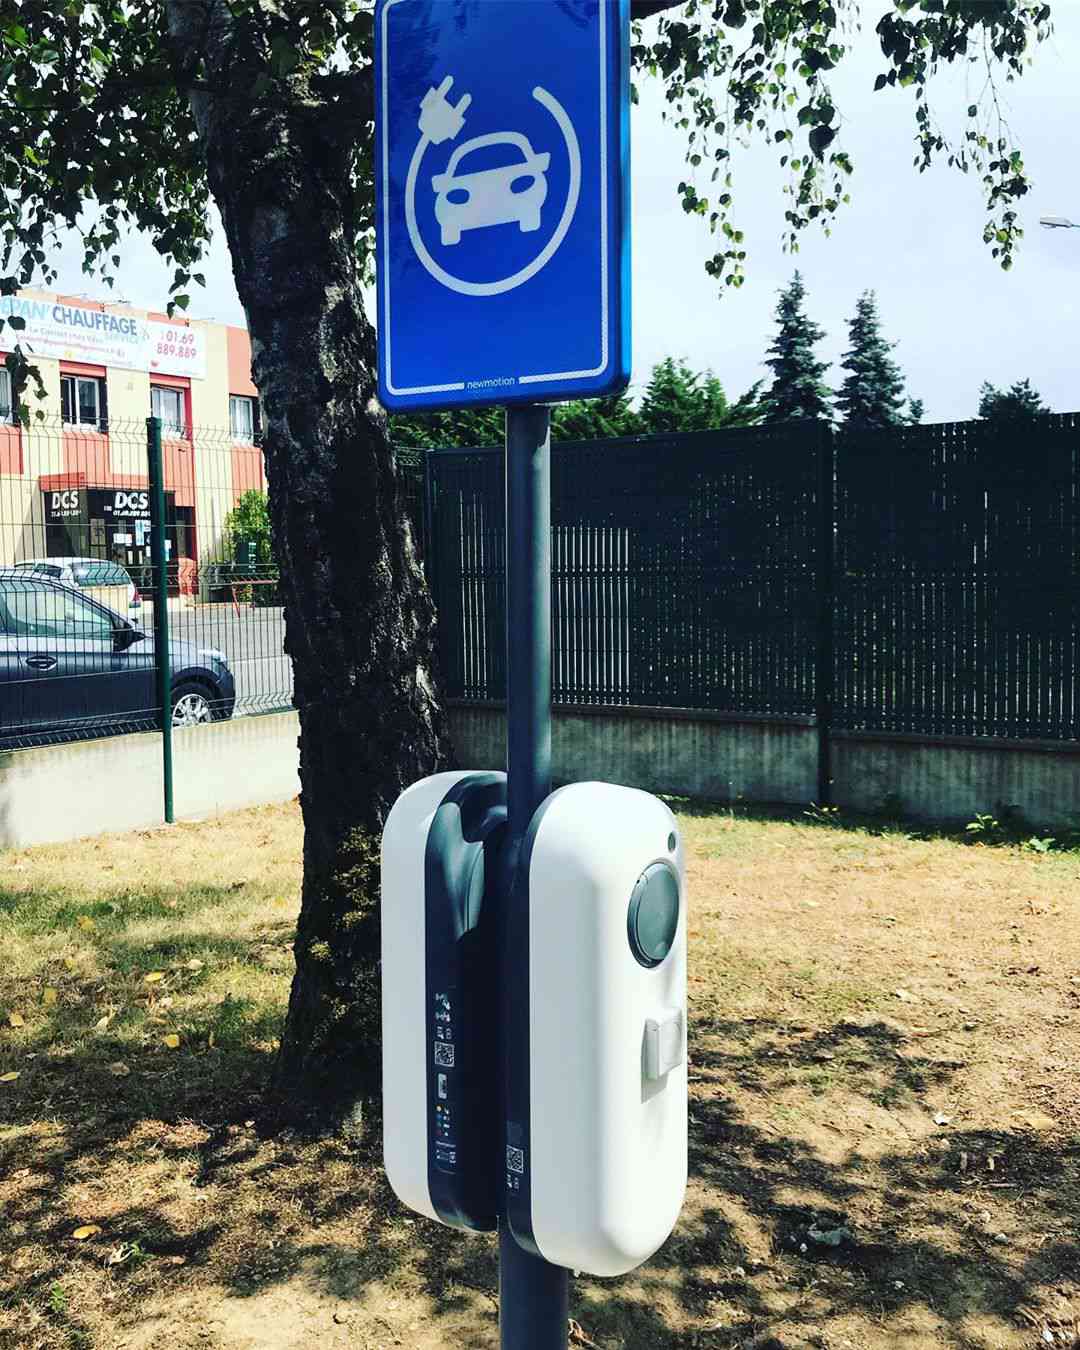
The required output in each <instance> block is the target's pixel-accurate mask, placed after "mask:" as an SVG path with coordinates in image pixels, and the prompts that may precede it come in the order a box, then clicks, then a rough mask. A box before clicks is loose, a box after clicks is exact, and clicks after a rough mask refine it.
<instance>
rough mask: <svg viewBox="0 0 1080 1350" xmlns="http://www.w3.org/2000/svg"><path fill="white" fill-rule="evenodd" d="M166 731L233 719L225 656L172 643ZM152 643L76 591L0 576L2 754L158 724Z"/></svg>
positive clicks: (13, 574)
mask: <svg viewBox="0 0 1080 1350" xmlns="http://www.w3.org/2000/svg"><path fill="white" fill-rule="evenodd" d="M169 653H170V657H171V663H172V724H173V726H174V727H184V726H194V725H196V724H198V723H200V722H210V721H215V720H218V719H221V718H226V717H231V716H232V713H233V708H234V706H235V703H236V685H235V682H234V680H233V674H232V671H231V670H230V669H229V667H228V664H227V663H226V661H225V657H224V656H223V655H222V653H221V652H218V651H214V650H212V649H206V648H204V649H199V648H197V647H195V646H193V645H192V644H191V643H190V642H175V641H174V642H170V644H169ZM155 702H156V699H155V680H154V642H153V638H151V637H149V636H148V635H147V634H146V633H144V632H143V631H142V629H141V628H139V627H137V626H136V625H135V624H133V623H130V622H129V621H128V620H127V619H125V618H122V617H121V616H120V615H119V614H117V613H116V612H115V611H114V610H111V609H109V608H108V606H106V605H103V604H100V603H99V602H98V601H96V600H91V599H90V598H89V597H88V596H87V595H86V594H85V593H83V592H81V591H79V590H78V589H77V588H76V587H74V586H68V585H65V584H64V583H63V582H60V581H54V580H51V579H50V578H48V577H44V576H39V575H36V574H33V573H31V574H28V573H27V572H25V571H20V570H18V569H16V568H0V746H4V747H6V748H11V747H12V746H13V745H21V744H27V743H31V742H37V741H39V740H43V739H48V740H66V739H69V738H70V737H72V736H97V735H103V734H105V733H108V732H113V731H138V730H147V729H150V728H152V727H153V726H154V725H155V712H154V707H155Z"/></svg>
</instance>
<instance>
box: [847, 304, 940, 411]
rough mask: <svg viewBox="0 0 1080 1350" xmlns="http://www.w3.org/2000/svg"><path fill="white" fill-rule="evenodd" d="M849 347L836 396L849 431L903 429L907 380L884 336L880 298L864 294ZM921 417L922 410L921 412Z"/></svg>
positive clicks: (851, 327)
mask: <svg viewBox="0 0 1080 1350" xmlns="http://www.w3.org/2000/svg"><path fill="white" fill-rule="evenodd" d="M848 331H849V341H850V344H851V345H850V347H849V348H848V350H847V351H846V352H845V353H844V359H843V360H842V361H841V362H840V364H841V366H842V367H843V369H844V370H846V371H847V372H848V374H847V376H846V378H845V379H844V383H843V384H842V385H841V386H840V389H839V392H838V393H837V395H836V407H837V411H838V412H839V413H840V416H841V419H842V421H843V425H844V427H845V428H846V429H847V430H849V431H880V430H883V429H884V428H887V427H899V426H904V425H905V423H906V422H907V421H908V416H907V415H905V407H904V405H905V397H904V377H903V376H902V375H901V374H900V368H899V367H898V366H897V364H896V362H895V361H894V360H893V359H892V356H891V352H892V349H893V345H894V344H893V343H891V342H887V341H886V340H885V338H883V337H882V335H881V320H880V319H879V317H878V312H877V297H876V296H875V295H874V292H873V291H864V292H863V293H862V295H860V296H859V299H858V301H857V302H856V304H855V316H854V318H852V319H851V320H850V321H849V324H848ZM919 411H920V415H921V407H920V409H919Z"/></svg>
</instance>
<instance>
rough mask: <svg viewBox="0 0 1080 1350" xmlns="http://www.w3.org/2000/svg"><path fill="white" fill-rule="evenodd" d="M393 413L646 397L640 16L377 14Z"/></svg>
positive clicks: (386, 384) (382, 325) (431, 2)
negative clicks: (640, 288) (633, 309)
mask: <svg viewBox="0 0 1080 1350" xmlns="http://www.w3.org/2000/svg"><path fill="white" fill-rule="evenodd" d="M376 109H377V110H376V235H377V261H378V325H377V326H378V332H379V396H380V398H381V399H382V401H383V403H384V404H385V405H386V406H387V407H388V408H390V409H392V410H393V411H395V412H400V411H407V410H410V409H423V408H440V407H441V408H452V407H465V406H470V405H476V404H490V403H534V402H542V401H545V400H550V399H560V398H581V397H588V396H596V395H601V394H606V393H610V392H613V391H615V390H617V389H620V388H622V387H624V386H625V385H626V383H627V381H628V379H629V374H630V371H629V360H630V283H629V209H628V191H629V0H378V3H377V6H376Z"/></svg>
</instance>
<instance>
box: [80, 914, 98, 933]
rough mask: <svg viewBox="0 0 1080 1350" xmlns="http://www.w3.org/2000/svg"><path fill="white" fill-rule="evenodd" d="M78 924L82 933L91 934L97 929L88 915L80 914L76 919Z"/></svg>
mask: <svg viewBox="0 0 1080 1350" xmlns="http://www.w3.org/2000/svg"><path fill="white" fill-rule="evenodd" d="M78 924H79V927H80V928H81V929H82V930H83V932H84V933H92V932H93V931H94V929H95V928H96V927H97V925H96V924H95V923H94V921H93V919H92V918H91V917H90V915H89V914H80V915H79V918H78Z"/></svg>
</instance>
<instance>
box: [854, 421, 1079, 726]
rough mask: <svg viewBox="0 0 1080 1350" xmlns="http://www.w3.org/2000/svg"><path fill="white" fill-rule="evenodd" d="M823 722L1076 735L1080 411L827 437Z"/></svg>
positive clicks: (1077, 699)
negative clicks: (830, 457)
mask: <svg viewBox="0 0 1080 1350" xmlns="http://www.w3.org/2000/svg"><path fill="white" fill-rule="evenodd" d="M836 488H837V515H836V562H837V566H836V582H835V585H836V604H835V610H834V624H835V644H836V645H835V651H836V659H835V672H836V675H835V679H836V693H835V712H834V724H835V725H836V726H837V727H842V728H850V729H852V730H879V731H889V732H911V733H916V734H921V735H927V736H948V735H962V736H998V737H1012V738H1018V739H1030V738H1035V739H1047V740H1077V739H1080V690H1078V687H1077V686H1078V680H1080V659H1078V658H1080V416H1077V415H1075V414H1069V415H1064V416H1056V417H1048V418H1044V419H1040V421H1039V422H1038V423H1036V424H1033V425H1026V426H1024V425H1018V426H1015V427H1011V428H1010V427H1001V428H996V427H993V426H989V425H987V424H986V423H984V422H959V423H953V424H949V425H944V426H929V427H913V428H908V429H905V430H902V431H899V432H892V433H890V434H888V435H885V436H881V435H875V436H858V437H856V436H848V437H841V438H838V439H837V443H836Z"/></svg>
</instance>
